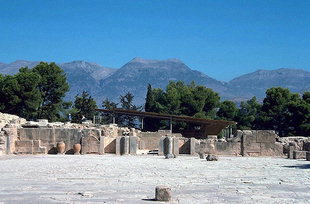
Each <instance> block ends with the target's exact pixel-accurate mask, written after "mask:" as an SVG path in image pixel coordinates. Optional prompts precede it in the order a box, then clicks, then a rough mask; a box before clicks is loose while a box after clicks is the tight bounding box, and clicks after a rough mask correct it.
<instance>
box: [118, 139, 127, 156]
mask: <svg viewBox="0 0 310 204" xmlns="http://www.w3.org/2000/svg"><path fill="white" fill-rule="evenodd" d="M120 154H121V155H127V154H129V136H122V137H121V140H120Z"/></svg>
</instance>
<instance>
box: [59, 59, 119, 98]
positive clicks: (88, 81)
mask: <svg viewBox="0 0 310 204" xmlns="http://www.w3.org/2000/svg"><path fill="white" fill-rule="evenodd" d="M58 65H59V66H60V67H61V68H62V69H63V70H64V71H65V73H66V75H67V80H68V83H69V85H70V91H69V93H68V94H67V98H68V99H69V100H73V99H74V97H75V96H76V95H77V94H81V93H82V92H83V91H88V93H90V94H91V95H93V94H94V93H96V92H97V91H98V90H100V89H101V87H100V83H99V82H100V80H103V79H105V78H106V77H108V76H110V75H111V74H113V73H114V72H115V71H116V69H112V68H107V67H103V66H100V65H98V64H96V63H89V62H84V61H73V62H69V63H63V64H58Z"/></svg>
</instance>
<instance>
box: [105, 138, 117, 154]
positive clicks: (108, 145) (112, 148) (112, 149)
mask: <svg viewBox="0 0 310 204" xmlns="http://www.w3.org/2000/svg"><path fill="white" fill-rule="evenodd" d="M104 153H114V154H115V153H116V138H115V137H106V136H105V137H104Z"/></svg>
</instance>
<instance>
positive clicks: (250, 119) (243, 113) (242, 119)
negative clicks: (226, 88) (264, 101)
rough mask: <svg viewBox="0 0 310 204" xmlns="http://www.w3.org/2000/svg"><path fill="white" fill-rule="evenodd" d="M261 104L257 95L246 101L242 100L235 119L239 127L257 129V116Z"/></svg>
mask: <svg viewBox="0 0 310 204" xmlns="http://www.w3.org/2000/svg"><path fill="white" fill-rule="evenodd" d="M261 106H262V105H261V104H260V103H258V102H257V100H256V97H255V96H254V97H253V98H252V99H250V100H248V101H246V102H244V101H242V102H241V104H240V108H239V110H238V113H237V116H236V119H235V120H236V122H237V127H238V129H241V130H248V129H256V126H257V125H256V118H257V117H258V114H259V111H260V109H261Z"/></svg>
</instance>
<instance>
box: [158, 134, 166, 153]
mask: <svg viewBox="0 0 310 204" xmlns="http://www.w3.org/2000/svg"><path fill="white" fill-rule="evenodd" d="M164 140H165V137H161V138H160V140H159V147H158V155H159V156H163V155H164V150H165V148H164Z"/></svg>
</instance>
